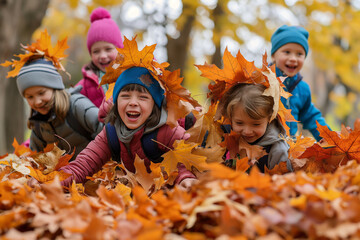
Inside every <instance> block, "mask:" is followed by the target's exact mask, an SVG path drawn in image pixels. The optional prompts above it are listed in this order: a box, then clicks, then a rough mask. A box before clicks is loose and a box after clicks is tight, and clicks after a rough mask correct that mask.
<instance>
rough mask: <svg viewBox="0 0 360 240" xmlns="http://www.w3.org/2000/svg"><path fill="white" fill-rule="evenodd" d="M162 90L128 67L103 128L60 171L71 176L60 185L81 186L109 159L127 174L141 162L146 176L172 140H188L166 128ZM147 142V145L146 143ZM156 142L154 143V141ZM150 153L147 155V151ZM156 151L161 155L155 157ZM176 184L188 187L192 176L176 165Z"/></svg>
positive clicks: (180, 132)
mask: <svg viewBox="0 0 360 240" xmlns="http://www.w3.org/2000/svg"><path fill="white" fill-rule="evenodd" d="M164 93H165V91H164V89H163V88H162V87H161V86H160V84H159V81H158V80H156V79H155V78H154V77H153V76H152V74H151V73H150V71H149V70H148V69H147V68H144V67H137V66H134V67H130V68H128V69H126V70H125V71H123V72H122V73H121V74H120V76H119V77H118V78H117V80H116V83H115V86H114V89H113V95H112V98H113V103H114V105H113V106H112V108H111V109H110V111H109V113H108V115H107V117H106V119H105V121H106V122H107V124H106V127H104V129H103V130H102V131H101V132H100V133H99V135H98V136H97V137H96V138H95V140H93V141H92V142H90V144H89V145H88V146H87V147H86V149H84V150H83V151H82V152H81V153H80V154H79V155H78V157H77V158H76V160H75V161H73V162H71V163H70V164H69V165H67V166H65V167H63V168H61V170H63V171H64V172H67V173H70V174H72V176H71V177H70V178H68V179H66V180H65V181H63V182H62V184H63V185H69V184H71V182H72V181H73V180H75V181H76V182H84V181H85V180H86V176H92V175H93V174H94V173H96V172H97V171H99V170H100V169H101V167H102V166H103V165H104V164H105V163H106V162H107V161H109V160H110V159H111V158H112V159H113V160H114V161H118V162H121V163H122V164H123V165H124V166H125V168H126V169H127V171H129V172H132V173H135V172H136V166H135V157H136V156H138V157H139V158H140V159H143V160H144V165H145V167H146V170H147V172H148V173H150V172H151V169H150V164H151V162H153V163H159V162H161V161H162V160H163V159H162V157H161V155H162V154H163V153H165V152H167V151H169V150H170V149H171V148H172V145H173V143H174V141H175V140H180V139H184V140H185V139H187V138H189V134H187V133H185V129H184V128H182V127H181V126H179V125H178V126H176V127H174V128H172V127H170V126H169V125H168V124H166V121H167V116H168V115H167V109H166V100H165V96H164ZM144 139H147V140H148V141H145V140H144ZM151 139H153V140H155V141H153V140H151ZM147 145H150V151H149V150H148V151H146V149H149V146H147ZM156 149H159V150H160V155H158V156H154V155H156V154H155V152H156ZM177 166H178V176H177V178H176V180H175V183H177V184H179V186H183V187H188V186H190V185H191V184H192V182H193V181H196V180H195V175H194V174H193V173H192V172H191V171H189V170H187V169H186V168H185V166H184V165H183V164H178V165H177Z"/></svg>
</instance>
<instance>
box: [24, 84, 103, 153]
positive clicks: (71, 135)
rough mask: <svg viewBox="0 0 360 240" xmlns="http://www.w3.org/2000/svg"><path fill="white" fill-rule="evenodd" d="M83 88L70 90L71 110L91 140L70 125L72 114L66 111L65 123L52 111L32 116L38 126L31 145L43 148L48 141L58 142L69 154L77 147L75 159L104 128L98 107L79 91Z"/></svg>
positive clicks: (38, 149)
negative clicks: (100, 120)
mask: <svg viewBox="0 0 360 240" xmlns="http://www.w3.org/2000/svg"><path fill="white" fill-rule="evenodd" d="M81 89H82V86H77V87H75V88H69V89H67V92H68V93H69V94H70V111H72V114H73V116H74V118H75V120H77V124H78V125H81V127H82V128H83V129H84V130H86V131H87V132H88V133H89V134H88V135H89V136H90V137H89V138H90V139H88V138H87V137H86V136H84V135H82V134H81V133H79V132H77V131H76V129H73V128H72V127H71V126H70V124H69V121H70V120H69V114H67V116H66V119H65V122H64V121H60V120H59V118H57V117H56V115H55V113H54V112H53V111H50V112H49V114H48V115H46V116H44V115H41V114H39V113H38V112H34V113H33V115H32V116H31V117H30V119H29V120H30V122H31V123H32V124H33V125H34V126H35V127H34V128H33V129H32V131H31V136H30V148H31V149H32V150H36V151H42V150H43V149H44V147H45V146H46V145H47V144H49V143H54V142H58V146H59V148H61V149H63V150H66V151H67V152H68V153H70V152H72V151H73V149H74V147H75V154H74V156H73V158H72V159H75V157H76V156H77V154H78V153H80V152H81V151H82V150H83V149H84V148H85V147H86V146H87V145H88V143H89V142H90V140H91V139H94V138H95V137H96V135H97V134H98V133H99V132H100V131H101V130H102V128H103V126H104V125H103V123H101V122H99V120H98V112H99V109H98V108H97V107H96V106H95V105H94V104H93V103H92V102H91V101H90V100H89V99H88V98H87V97H85V96H84V95H82V94H81V93H80V91H81ZM35 128H36V129H35ZM56 135H58V136H59V137H60V138H59V137H57V136H56ZM69 145H70V147H69Z"/></svg>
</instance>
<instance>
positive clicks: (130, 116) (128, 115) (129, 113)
mask: <svg viewBox="0 0 360 240" xmlns="http://www.w3.org/2000/svg"><path fill="white" fill-rule="evenodd" d="M126 116H127V117H128V118H129V119H136V118H138V117H139V116H140V113H136V112H127V113H126Z"/></svg>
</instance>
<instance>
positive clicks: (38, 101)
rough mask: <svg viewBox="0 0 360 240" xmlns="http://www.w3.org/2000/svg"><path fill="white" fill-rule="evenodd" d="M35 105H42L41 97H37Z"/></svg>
mask: <svg viewBox="0 0 360 240" xmlns="http://www.w3.org/2000/svg"><path fill="white" fill-rule="evenodd" d="M34 103H35V105H36V106H37V105H39V104H41V103H42V99H41V98H39V97H35V100H34Z"/></svg>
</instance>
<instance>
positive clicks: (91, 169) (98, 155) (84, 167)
mask: <svg viewBox="0 0 360 240" xmlns="http://www.w3.org/2000/svg"><path fill="white" fill-rule="evenodd" d="M143 132H144V129H141V130H140V131H138V132H137V133H135V135H134V137H133V139H132V140H131V142H130V149H129V150H127V149H126V147H125V145H124V144H123V143H122V142H120V148H121V150H120V152H121V153H120V154H121V159H122V162H123V164H124V166H125V167H126V168H127V169H128V170H129V171H130V172H133V173H134V172H135V167H134V160H135V154H137V155H138V156H139V157H140V158H141V159H144V163H145V166H146V167H147V168H148V166H149V165H150V160H149V159H147V157H146V156H145V153H144V151H143V149H142V147H141V137H142V135H143ZM187 138H189V134H187V133H185V129H183V128H182V127H180V126H178V127H176V128H171V127H169V126H168V125H163V126H162V127H160V128H159V131H158V134H157V139H156V141H158V142H159V143H161V144H158V146H159V149H160V150H162V151H168V148H166V147H164V146H167V147H169V148H172V145H173V143H174V141H175V140H180V139H187ZM162 144H163V145H162ZM110 158H111V152H110V147H109V145H108V141H107V137H106V129H105V127H104V128H103V130H102V131H101V132H100V133H99V134H98V135H97V136H96V138H95V139H94V140H93V141H91V142H90V143H89V145H88V146H87V147H86V148H85V149H84V150H83V151H82V152H80V153H79V155H78V156H77V157H76V159H75V161H73V162H70V164H69V165H67V166H65V167H62V168H60V170H63V171H64V172H67V173H70V174H72V176H71V177H69V178H68V179H66V180H64V181H63V182H62V185H65V186H69V185H70V184H71V183H72V181H73V180H75V181H76V182H77V183H78V182H84V181H85V180H86V177H87V176H92V175H93V174H94V173H96V172H97V171H99V170H100V169H101V168H102V166H103V165H104V164H105V163H106V162H107V161H109V160H110ZM148 170H150V169H149V168H148ZM178 171H179V174H178V177H177V179H176V180H175V183H180V182H181V181H182V180H183V179H185V178H195V175H194V174H193V173H191V172H190V171H188V170H187V169H186V168H185V166H184V165H182V164H179V165H178Z"/></svg>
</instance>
